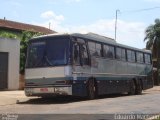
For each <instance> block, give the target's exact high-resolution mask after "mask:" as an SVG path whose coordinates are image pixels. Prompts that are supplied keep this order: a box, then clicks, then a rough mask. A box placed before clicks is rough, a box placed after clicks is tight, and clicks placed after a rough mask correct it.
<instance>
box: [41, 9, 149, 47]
mask: <svg viewBox="0 0 160 120" xmlns="http://www.w3.org/2000/svg"><path fill="white" fill-rule="evenodd" d="M61 16H62V17H61ZM41 17H43V18H48V20H47V21H46V22H44V23H41V24H39V25H42V26H45V27H47V28H48V26H49V23H51V29H53V30H55V31H57V32H63V33H74V32H78V33H88V32H93V33H97V34H100V35H105V36H107V37H111V38H114V32H115V30H114V28H115V20H114V19H110V20H107V19H100V20H97V21H95V22H93V23H91V24H87V25H85V24H84V25H78V26H73V25H64V24H63V20H64V16H63V15H56V14H55V13H54V12H52V11H48V12H45V13H43V14H41ZM146 27H147V26H146V25H145V24H144V23H141V22H128V21H123V20H118V22H117V42H118V43H121V44H125V45H129V46H133V47H137V48H144V47H145V43H144V42H143V39H144V30H145V28H146Z"/></svg>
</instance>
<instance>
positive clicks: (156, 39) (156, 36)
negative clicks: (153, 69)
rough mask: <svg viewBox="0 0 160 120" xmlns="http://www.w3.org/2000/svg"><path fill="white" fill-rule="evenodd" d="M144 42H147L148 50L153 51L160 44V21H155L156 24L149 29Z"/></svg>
mask: <svg viewBox="0 0 160 120" xmlns="http://www.w3.org/2000/svg"><path fill="white" fill-rule="evenodd" d="M144 41H147V44H146V48H147V49H151V48H153V46H155V45H156V46H157V45H159V44H160V19H155V24H153V25H150V26H148V27H147V29H146V31H145V38H144ZM158 47H160V46H158Z"/></svg>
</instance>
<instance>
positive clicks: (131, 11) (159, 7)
mask: <svg viewBox="0 0 160 120" xmlns="http://www.w3.org/2000/svg"><path fill="white" fill-rule="evenodd" d="M154 9H160V6H156V7H151V8H144V9H137V10H130V11H122V12H121V13H136V12H143V11H149V10H154Z"/></svg>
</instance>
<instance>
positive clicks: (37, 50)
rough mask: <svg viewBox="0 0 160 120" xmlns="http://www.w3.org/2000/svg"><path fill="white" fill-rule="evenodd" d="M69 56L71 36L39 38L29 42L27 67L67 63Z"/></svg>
mask: <svg viewBox="0 0 160 120" xmlns="http://www.w3.org/2000/svg"><path fill="white" fill-rule="evenodd" d="M67 58H69V38H67V37H46V38H38V39H37V40H33V41H31V42H30V43H29V47H28V54H27V61H26V68H36V67H49V66H60V65H66V64H67V63H68V59H67Z"/></svg>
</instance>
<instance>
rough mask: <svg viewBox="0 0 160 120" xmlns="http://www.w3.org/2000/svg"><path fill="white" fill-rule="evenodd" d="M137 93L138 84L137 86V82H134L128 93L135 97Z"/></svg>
mask: <svg viewBox="0 0 160 120" xmlns="http://www.w3.org/2000/svg"><path fill="white" fill-rule="evenodd" d="M135 92H136V84H135V81H134V80H132V81H131V85H130V91H129V92H128V94H129V95H135Z"/></svg>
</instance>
